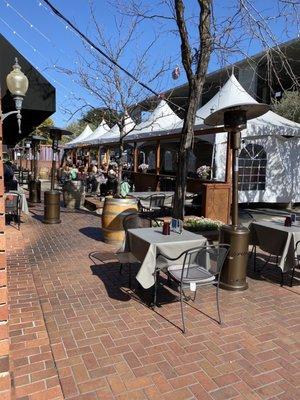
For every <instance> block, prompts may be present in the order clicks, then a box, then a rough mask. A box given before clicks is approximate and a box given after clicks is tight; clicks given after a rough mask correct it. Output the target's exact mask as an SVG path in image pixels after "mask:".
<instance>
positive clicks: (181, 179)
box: [174, 85, 203, 220]
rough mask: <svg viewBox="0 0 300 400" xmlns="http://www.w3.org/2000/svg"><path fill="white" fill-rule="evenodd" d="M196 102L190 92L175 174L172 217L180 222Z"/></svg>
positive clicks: (182, 213) (194, 93) (182, 215)
mask: <svg viewBox="0 0 300 400" xmlns="http://www.w3.org/2000/svg"><path fill="white" fill-rule="evenodd" d="M202 86H203V85H202ZM198 102H199V100H198V96H197V92H196V90H192V91H191V92H190V95H189V102H188V104H189V105H188V109H187V113H186V117H185V119H184V123H183V128H182V131H181V138H180V150H179V154H178V169H177V173H176V187H175V193H176V195H175V199H174V200H175V201H174V217H175V218H180V219H182V220H183V218H184V202H185V194H186V179H187V163H188V150H189V148H190V147H191V145H192V141H193V134H194V123H195V114H196V108H197V106H198Z"/></svg>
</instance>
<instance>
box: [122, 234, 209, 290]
mask: <svg viewBox="0 0 300 400" xmlns="http://www.w3.org/2000/svg"><path fill="white" fill-rule="evenodd" d="M206 243H207V240H206V238H205V237H203V236H202V235H198V234H195V233H192V232H189V231H186V230H183V232H182V234H179V233H175V232H171V233H170V235H163V233H162V228H161V227H158V228H157V227H156V228H137V229H128V231H127V233H126V242H125V249H126V250H130V252H131V253H132V254H133V255H134V256H135V257H136V258H137V259H138V260H139V261H140V262H141V263H142V265H141V267H140V269H139V271H138V273H137V276H136V279H137V281H138V282H139V283H140V284H141V286H142V287H143V288H144V289H149V288H150V287H151V286H153V285H154V283H155V276H154V275H155V267H156V257H157V255H158V254H159V253H162V254H165V255H166V256H169V257H173V258H174V257H178V256H179V255H180V254H181V253H182V252H184V251H185V250H188V249H191V248H194V247H198V246H203V245H205V244H206ZM177 262H180V260H178V261H177Z"/></svg>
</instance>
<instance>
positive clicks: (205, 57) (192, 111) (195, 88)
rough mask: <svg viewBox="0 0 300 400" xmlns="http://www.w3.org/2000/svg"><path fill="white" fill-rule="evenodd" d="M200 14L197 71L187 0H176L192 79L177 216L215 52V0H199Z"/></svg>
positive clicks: (181, 211)
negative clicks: (191, 41)
mask: <svg viewBox="0 0 300 400" xmlns="http://www.w3.org/2000/svg"><path fill="white" fill-rule="evenodd" d="M198 3H199V6H200V14H199V25H198V29H199V48H198V52H197V57H198V61H197V66H196V72H194V71H193V54H192V49H191V45H190V42H189V35H188V30H187V25H186V20H185V17H184V1H183V0H175V11H176V22H177V26H178V30H179V34H180V39H181V58H182V64H183V66H184V69H185V72H186V75H187V79H188V83H189V96H188V107H187V109H186V112H185V115H184V122H183V128H182V131H181V138H180V150H179V155H178V169H177V173H176V190H175V198H174V217H175V218H180V219H183V218H184V201H185V193H186V179H187V162H188V160H187V157H188V149H190V148H191V146H192V143H193V138H194V123H195V117H196V111H197V107H198V104H199V101H200V97H201V95H202V90H203V85H204V81H205V77H206V73H207V67H208V62H209V58H210V54H211V31H210V29H211V27H210V25H211V21H210V18H211V7H212V0H198Z"/></svg>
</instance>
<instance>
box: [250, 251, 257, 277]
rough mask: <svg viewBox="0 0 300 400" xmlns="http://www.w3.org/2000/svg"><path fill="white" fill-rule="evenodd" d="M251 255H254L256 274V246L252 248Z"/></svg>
mask: <svg viewBox="0 0 300 400" xmlns="http://www.w3.org/2000/svg"><path fill="white" fill-rule="evenodd" d="M251 254H253V270H254V272H255V273H256V246H255V245H254V246H253V247H252V252H251Z"/></svg>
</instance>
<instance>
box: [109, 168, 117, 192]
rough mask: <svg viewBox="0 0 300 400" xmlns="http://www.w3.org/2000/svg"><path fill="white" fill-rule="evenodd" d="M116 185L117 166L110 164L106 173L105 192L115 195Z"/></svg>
mask: <svg viewBox="0 0 300 400" xmlns="http://www.w3.org/2000/svg"><path fill="white" fill-rule="evenodd" d="M117 185H118V165H117V164H116V163H111V164H110V166H109V168H108V172H107V190H108V191H109V192H112V193H116V190H117Z"/></svg>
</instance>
